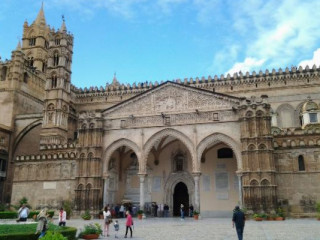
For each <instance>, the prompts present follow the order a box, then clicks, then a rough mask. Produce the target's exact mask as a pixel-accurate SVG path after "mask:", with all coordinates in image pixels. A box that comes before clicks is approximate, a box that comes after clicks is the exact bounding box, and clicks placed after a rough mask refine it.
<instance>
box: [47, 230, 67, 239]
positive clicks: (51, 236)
mask: <svg viewBox="0 0 320 240" xmlns="http://www.w3.org/2000/svg"><path fill="white" fill-rule="evenodd" d="M41 239H42V240H68V239H67V238H66V237H64V236H63V235H62V234H61V233H58V232H51V231H48V232H47V233H46V235H45V236H44V237H43V238H41Z"/></svg>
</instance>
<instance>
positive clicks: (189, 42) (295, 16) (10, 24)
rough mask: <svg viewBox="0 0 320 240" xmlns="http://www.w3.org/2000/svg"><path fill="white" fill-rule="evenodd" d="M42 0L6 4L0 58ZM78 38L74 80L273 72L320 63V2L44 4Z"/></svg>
mask: <svg viewBox="0 0 320 240" xmlns="http://www.w3.org/2000/svg"><path fill="white" fill-rule="evenodd" d="M41 3H42V1H38V0H1V1H0V56H1V58H2V60H4V59H6V58H7V59H10V58H11V51H12V50H14V49H15V48H16V46H17V43H18V41H19V39H21V37H22V29H23V23H24V21H25V20H27V21H28V23H29V24H31V23H32V22H33V21H34V20H35V18H36V16H37V14H38V12H39V10H40V8H41ZM43 3H44V12H45V17H46V22H47V24H49V25H50V26H51V27H55V29H58V28H59V27H60V26H61V23H62V17H61V16H62V15H64V17H65V22H66V26H67V29H68V31H70V32H71V33H72V34H73V35H74V54H73V61H72V79H71V81H72V83H73V84H74V85H75V86H77V87H90V86H97V87H100V86H103V87H104V86H105V85H106V84H107V83H109V84H110V83H111V82H112V79H113V76H114V74H115V73H116V76H117V79H118V81H119V82H120V83H124V84H127V83H130V84H132V83H136V84H137V83H139V82H146V81H148V82H153V83H154V82H156V81H157V82H161V81H162V80H163V81H166V80H174V79H184V78H191V77H192V78H196V77H199V78H201V77H202V76H204V77H208V76H209V75H210V76H212V77H214V76H215V75H217V76H218V77H220V76H221V74H227V73H230V74H233V73H235V72H239V71H241V72H243V73H245V72H247V71H249V72H252V71H256V72H258V71H260V70H262V71H263V72H264V71H265V70H266V69H268V70H269V71H271V70H272V69H273V68H274V69H276V70H278V69H279V68H282V69H284V68H286V67H289V68H290V67H292V66H297V67H298V66H300V65H301V66H303V67H305V66H306V65H309V67H312V66H313V65H314V64H315V65H316V66H317V67H319V66H320V27H319V19H320V1H319V0H304V1H301V0H242V1H239V0H46V1H43Z"/></svg>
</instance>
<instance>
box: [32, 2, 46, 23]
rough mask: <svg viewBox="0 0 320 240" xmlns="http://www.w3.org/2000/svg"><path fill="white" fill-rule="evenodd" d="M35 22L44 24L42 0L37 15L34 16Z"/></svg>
mask: <svg viewBox="0 0 320 240" xmlns="http://www.w3.org/2000/svg"><path fill="white" fill-rule="evenodd" d="M34 22H35V23H36V24H38V25H40V24H44V25H45V24H46V19H45V17H44V11H43V2H42V4H41V8H40V11H39V13H38V16H37V18H36V20H35V21H34Z"/></svg>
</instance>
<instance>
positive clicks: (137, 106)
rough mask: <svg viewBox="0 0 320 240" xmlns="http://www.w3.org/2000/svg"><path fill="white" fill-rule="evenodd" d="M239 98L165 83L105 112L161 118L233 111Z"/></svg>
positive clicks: (115, 114) (112, 115)
mask: <svg viewBox="0 0 320 240" xmlns="http://www.w3.org/2000/svg"><path fill="white" fill-rule="evenodd" d="M239 102H240V99H239V98H237V97H233V96H229V95H225V94H220V93H215V92H210V91H207V90H203V89H198V88H194V87H190V86H185V85H182V84H178V83H173V82H166V83H163V84H162V85H160V86H158V87H156V88H153V89H150V90H148V91H146V92H143V93H141V94H139V95H137V96H135V97H133V98H130V99H128V100H126V101H124V102H121V103H119V104H117V105H115V106H113V107H111V108H108V109H106V110H105V111H104V112H103V115H105V116H106V117H108V118H109V117H110V118H114V117H115V118H117V117H125V116H130V115H134V116H144V115H158V114H161V113H166V114H170V113H172V114H173V113H186V112H193V111H201V110H202V111H210V110H211V111H212V110H226V109H231V108H232V106H234V105H237V104H238V103H239Z"/></svg>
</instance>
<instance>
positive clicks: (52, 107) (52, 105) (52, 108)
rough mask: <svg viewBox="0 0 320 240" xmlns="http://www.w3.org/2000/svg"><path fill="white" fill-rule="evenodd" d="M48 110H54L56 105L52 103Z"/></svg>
mask: <svg viewBox="0 0 320 240" xmlns="http://www.w3.org/2000/svg"><path fill="white" fill-rule="evenodd" d="M48 110H49V111H52V110H54V104H53V103H50V104H49V105H48Z"/></svg>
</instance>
